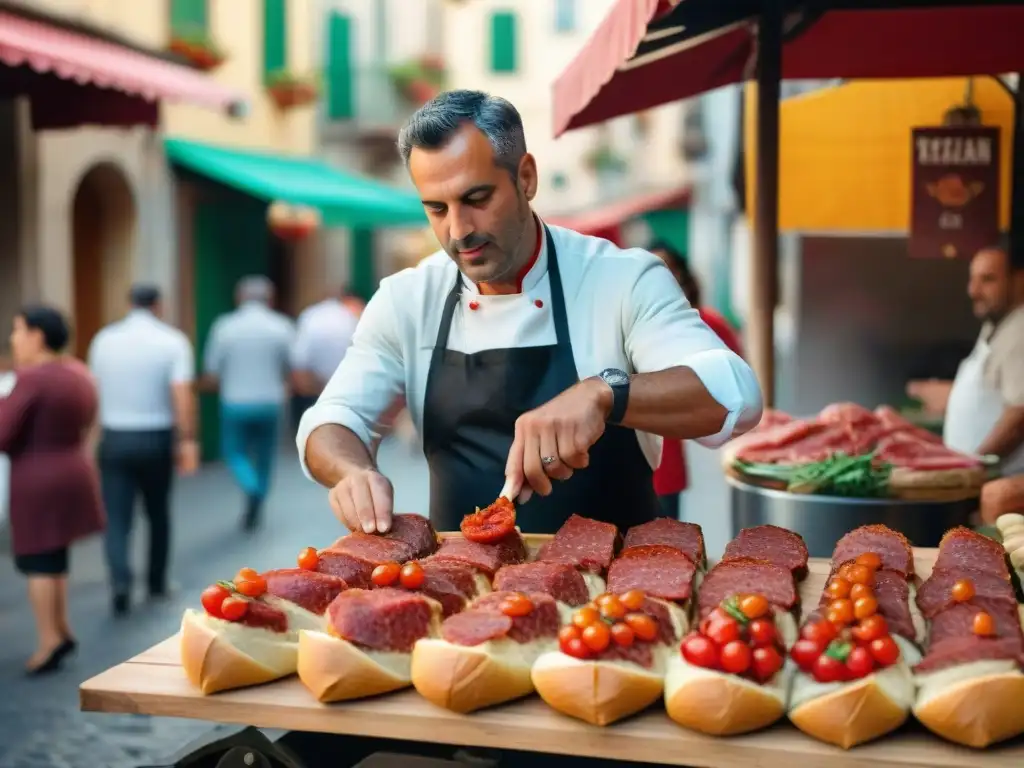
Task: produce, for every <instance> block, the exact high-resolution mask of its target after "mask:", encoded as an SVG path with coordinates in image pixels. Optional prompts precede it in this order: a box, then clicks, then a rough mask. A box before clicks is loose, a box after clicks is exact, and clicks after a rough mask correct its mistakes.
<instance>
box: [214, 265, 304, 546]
mask: <svg viewBox="0 0 1024 768" xmlns="http://www.w3.org/2000/svg"><path fill="white" fill-rule="evenodd" d="M236 296H237V301H238V308H237V309H236V310H234V311H233V312H229V313H228V314H226V315H222V316H221V317H219V318H217V320H216V321H215V322H214V324H213V327H212V328H211V329H210V335H209V338H208V339H207V342H206V350H205V353H204V369H205V374H206V378H207V382H208V384H209V385H216V386H218V387H219V388H220V418H221V425H220V428H221V442H222V452H223V454H224V461H225V462H226V463H227V465H228V468H229V469H230V470H231V473H232V474H233V475H234V477H235V481H236V482H237V483H238V485H239V486H240V487H241V488H242V490H243V491H244V492H245V495H246V508H245V515H244V518H243V526H244V527H245V529H246V530H250V531H251V530H254V529H256V528H257V527H258V526H259V524H260V522H261V519H262V511H263V502H264V500H265V499H266V497H267V493H268V491H269V490H270V475H271V472H272V471H273V468H274V456H275V455H276V453H277V428H278V424H279V422H280V418H281V410H282V406H283V404H284V402H285V399H286V396H287V380H288V355H289V350H290V349H291V345H292V338H293V336H294V327H293V324H292V321H291V320H290V319H289V318H287V317H285V316H284V315H282V314H280V313H279V312H275V311H274V310H273V309H271V304H272V302H273V299H274V286H273V284H272V283H271V282H270V280H268V279H267V278H266V277H263V276H259V275H254V276H251V277H245V278H242V280H240V281H239V283H238V287H237V291H236Z"/></svg>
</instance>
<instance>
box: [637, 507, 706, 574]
mask: <svg viewBox="0 0 1024 768" xmlns="http://www.w3.org/2000/svg"><path fill="white" fill-rule="evenodd" d="M648 545H663V546H667V547H673V548H675V549H678V550H679V551H680V552H682V553H683V554H684V555H686V556H687V557H689V558H690V559H691V560H692V561H693V562H694V563H696V564H697V565H698V566H701V567H703V566H704V563H705V554H704V533H703V532H702V531H701V529H700V526H699V525H697V524H696V523H683V522H680V521H679V520H674V519H672V518H671V517H659V518H658V519H657V520H651V521H650V522H649V523H641V524H640V525H634V526H633V527H632V528H630V529H629V530H628V531H626V538H625V540H624V541H623V542H622V548H623V550H626V549H629V548H630V547H643V546H648Z"/></svg>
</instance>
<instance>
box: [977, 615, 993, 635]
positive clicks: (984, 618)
mask: <svg viewBox="0 0 1024 768" xmlns="http://www.w3.org/2000/svg"><path fill="white" fill-rule="evenodd" d="M972 628H973V629H974V634H976V635H978V636H979V637H992V636H993V635H995V633H996V624H995V622H994V621H992V617H991V616H990V615H989V614H987V613H985V612H984V611H978V612H977V613H976V614H974V624H973V627H972Z"/></svg>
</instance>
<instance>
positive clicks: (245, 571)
mask: <svg viewBox="0 0 1024 768" xmlns="http://www.w3.org/2000/svg"><path fill="white" fill-rule="evenodd" d="M256 576H259V573H257V571H256V569H255V568H239V569H238V573H236V574H235V580H236V581H248V580H249V579H253V578H255V577H256Z"/></svg>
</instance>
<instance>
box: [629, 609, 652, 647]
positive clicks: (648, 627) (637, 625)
mask: <svg viewBox="0 0 1024 768" xmlns="http://www.w3.org/2000/svg"><path fill="white" fill-rule="evenodd" d="M623 621H624V622H625V623H626V625H627V626H628V627H629V628H630V629H632V630H633V634H634V635H636V639H637V640H643V641H644V642H646V643H650V642H652V641H653V640H654V639H655V638H656V637H657V636H658V622H657V621H656V620H655V619H654V617H653V616H648V615H647V614H646V613H627V614H626V616H625V618H624V619H623Z"/></svg>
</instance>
